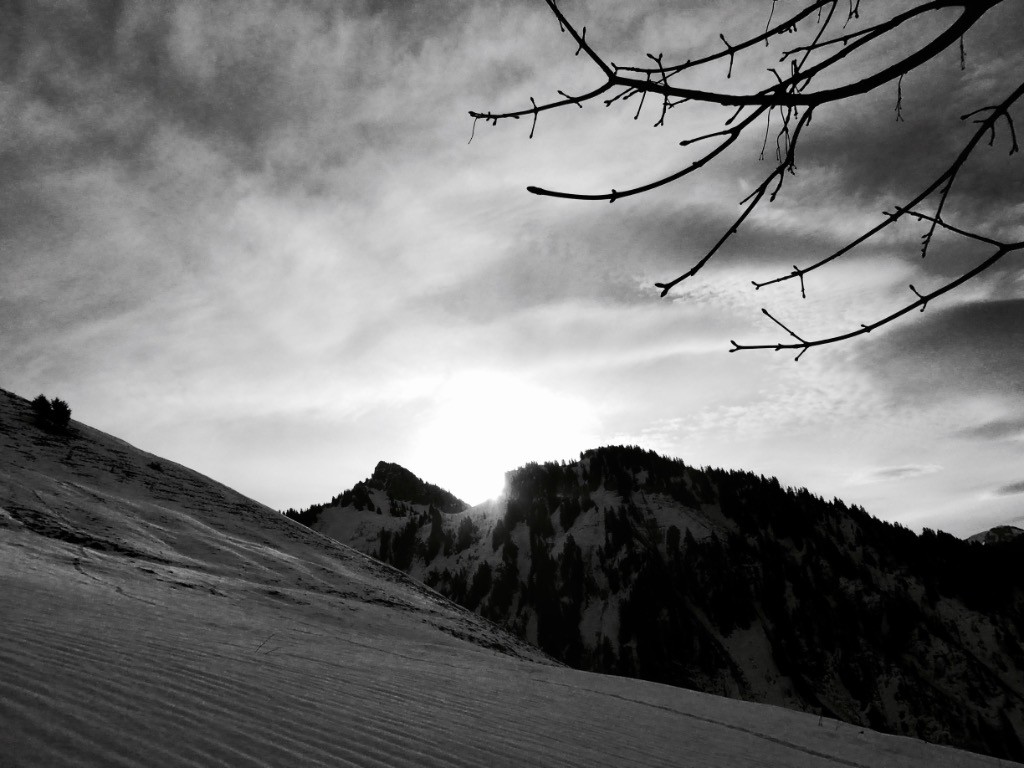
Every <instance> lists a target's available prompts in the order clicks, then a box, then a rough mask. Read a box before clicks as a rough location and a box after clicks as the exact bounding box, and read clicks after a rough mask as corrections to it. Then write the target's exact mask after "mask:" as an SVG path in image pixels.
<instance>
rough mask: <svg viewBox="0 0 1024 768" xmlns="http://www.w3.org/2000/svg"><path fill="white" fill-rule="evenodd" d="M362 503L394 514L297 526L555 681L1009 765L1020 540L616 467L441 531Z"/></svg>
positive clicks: (512, 486) (550, 474)
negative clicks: (930, 744) (741, 708)
mask: <svg viewBox="0 0 1024 768" xmlns="http://www.w3.org/2000/svg"><path fill="white" fill-rule="evenodd" d="M343 496H344V495H343ZM375 504H376V505H377V506H379V507H380V506H383V507H387V508H389V509H393V510H397V514H399V515H400V516H397V517H396V516H392V515H389V514H383V515H376V514H374V513H372V512H368V511H360V510H358V509H356V508H355V507H353V506H351V505H346V504H344V503H335V504H334V505H328V506H326V507H324V508H321V509H319V510H317V513H316V515H315V516H313V519H312V520H311V522H312V525H313V527H314V528H316V529H317V530H321V531H323V532H325V533H327V534H328V535H330V536H333V537H335V538H338V539H339V540H341V541H344V542H347V543H350V544H352V545H353V546H355V547H357V548H359V549H361V550H362V551H364V552H367V553H369V554H372V555H373V556H374V557H378V558H380V559H382V560H384V561H385V562H389V563H392V564H394V565H396V566H397V567H399V568H402V569H403V570H406V571H408V572H410V573H411V574H413V575H415V576H416V577H417V578H422V579H423V580H424V581H425V582H426V583H427V584H429V585H432V586H434V587H435V588H436V589H437V590H439V591H440V592H442V593H443V594H446V595H449V596H451V597H452V598H453V599H455V600H457V601H459V602H460V603H462V604H463V605H464V606H466V607H467V608H469V609H471V610H474V611H476V612H478V613H480V614H481V615H483V616H486V617H488V618H490V619H492V620H494V621H496V622H501V623H504V624H505V625H507V626H509V627H510V628H512V629H513V630H515V631H516V632H517V633H518V634H519V635H520V636H522V637H524V638H526V639H528V640H529V641H530V642H532V643H536V644H537V645H538V646H540V647H541V648H543V649H544V650H545V651H547V652H548V653H550V654H551V655H553V656H555V657H556V658H560V659H562V660H564V661H566V662H567V663H569V664H572V665H573V666H576V667H580V668H584V669H591V670H597V671H603V672H612V673H615V674H620V675H630V676H637V677H641V678H645V679H648V680H656V681H660V682H667V683H672V684H675V685H681V686H686V687H690V688H695V689H699V690H703V691H709V692H714V693H718V694H724V695H728V696H734V697H738V698H744V699H748V700H752V701H761V702H770V703H775V704H781V705H785V706H788V707H793V708H798V709H803V710H806V711H810V712H816V713H824V714H826V715H831V716H835V717H838V718H841V719H843V720H845V721H847V722H851V723H857V724H862V725H870V726H871V727H874V728H880V729H884V730H887V731H890V732H894V733H900V734H906V735H912V736H918V737H921V738H925V739H928V740H932V741H936V742H940V743H951V744H956V745H959V746H963V747H966V748H969V749H973V750H977V751H981V752H986V753H990V754H994V755H1000V756H1007V757H1014V758H1016V759H1020V758H1022V757H1024V747H1022V740H1024V652H1022V650H1021V648H1022V642H1021V641H1022V638H1024V569H1022V568H1021V567H1020V563H1021V562H1024V546H1022V545H1024V539H1020V540H1018V541H1017V542H1016V544H1013V543H1011V544H1004V545H999V546H997V547H996V548H995V549H992V548H990V547H985V548H984V551H982V547H980V546H979V545H973V544H969V543H966V542H963V541H960V540H958V539H955V538H954V537H952V536H949V535H947V534H943V533H934V532H930V531H928V532H926V533H925V535H923V536H916V535H915V534H913V533H912V532H910V531H909V530H907V529H905V528H902V527H900V526H894V525H890V524H886V523H883V522H881V521H878V520H876V519H874V518H871V517H870V516H869V515H867V514H866V513H865V512H864V511H863V510H861V509H858V508H856V507H854V508H849V507H847V506H846V505H845V504H843V503H842V502H840V501H838V500H835V501H832V502H826V501H824V500H822V499H819V498H816V497H814V496H812V495H811V494H809V493H808V492H807V491H805V490H799V491H794V490H790V489H784V488H782V487H780V486H779V484H778V482H777V481H775V480H773V479H766V478H763V477H758V476H755V475H751V474H748V473H742V472H725V471H721V470H713V469H706V470H698V469H694V468H691V467H687V466H685V465H684V464H683V463H682V462H679V461H674V460H669V459H665V458H663V457H660V456H658V455H656V454H653V453H650V452H646V451H642V450H639V449H633V448H602V449H598V450H595V451H589V452H587V453H585V454H584V455H582V456H581V458H580V460H579V461H577V462H573V463H571V464H545V465H536V464H532V465H528V466H526V467H523V468H521V469H518V470H516V471H514V472H511V473H509V474H508V476H507V497H506V498H504V499H501V500H499V501H497V502H494V503H491V504H489V505H483V506H480V507H475V508H473V509H470V510H468V511H465V512H462V513H458V514H447V515H445V514H441V513H440V512H439V511H438V510H437V509H436V508H430V507H429V506H428V505H424V504H417V503H413V502H411V501H407V500H403V499H401V498H400V497H398V498H396V497H394V496H387V497H383V496H382V497H379V498H377V500H376V502H375Z"/></svg>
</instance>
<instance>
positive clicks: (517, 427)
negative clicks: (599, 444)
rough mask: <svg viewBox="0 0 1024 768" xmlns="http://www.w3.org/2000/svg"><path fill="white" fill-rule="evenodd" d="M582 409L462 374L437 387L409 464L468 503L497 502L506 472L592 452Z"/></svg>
mask: <svg viewBox="0 0 1024 768" xmlns="http://www.w3.org/2000/svg"><path fill="white" fill-rule="evenodd" d="M594 432H595V430H594V417H593V415H592V414H591V412H590V411H589V410H588V409H587V408H585V407H584V406H583V404H582V403H580V402H577V401H575V400H573V399H572V398H569V397H567V396H564V395H561V394H559V393H556V392H553V391H551V390H549V389H547V388H545V387H543V386H540V385H538V384H536V383H533V382H531V381H529V380H528V379H524V378H521V377H517V376H514V375H511V374H504V373H499V372H493V371H491V372H479V371H477V372H469V373H461V374H458V375H455V376H452V377H451V378H449V379H448V380H447V381H446V382H445V383H444V385H443V386H441V387H439V388H438V390H437V393H436V396H435V398H434V399H433V402H432V404H431V407H430V415H429V416H428V417H427V418H426V419H425V420H424V425H423V427H422V428H421V429H420V430H418V432H417V434H416V435H415V438H414V446H415V447H414V453H415V454H417V455H416V457H415V459H414V460H413V461H414V462H415V465H416V466H417V467H420V468H421V469H420V470H419V471H420V472H422V476H423V477H425V478H426V479H428V480H429V481H430V482H433V483H437V484H439V485H443V486H444V487H446V488H447V489H448V490H449V491H451V492H452V493H454V494H455V495H456V496H459V497H460V498H462V499H463V500H465V501H466V502H468V503H470V504H478V503H481V502H483V501H486V500H488V499H493V498H497V497H498V496H500V495H501V493H502V491H503V490H504V486H505V472H507V471H509V470H511V469H515V468H516V467H518V466H521V465H522V464H524V463H526V462H528V461H545V460H552V459H558V458H572V457H573V456H574V455H575V454H577V453H578V452H579V451H580V450H583V449H584V448H586V447H592V446H591V442H592V440H593V435H594Z"/></svg>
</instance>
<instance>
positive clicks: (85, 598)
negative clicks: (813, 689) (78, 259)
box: [0, 392, 999, 768]
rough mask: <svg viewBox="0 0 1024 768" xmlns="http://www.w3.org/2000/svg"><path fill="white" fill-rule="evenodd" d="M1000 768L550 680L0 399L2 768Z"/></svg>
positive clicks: (277, 522) (253, 517)
mask: <svg viewBox="0 0 1024 768" xmlns="http://www.w3.org/2000/svg"><path fill="white" fill-rule="evenodd" d="M998 764H999V763H998V762H997V761H996V760H992V759H987V758H983V757H979V756H977V755H973V754H969V753H964V752H960V751H957V750H953V749H948V748H941V747H935V746H929V745H927V744H924V743H921V742H918V741H915V740H911V739H905V738H897V737H892V736H884V735H881V734H878V733H875V732H873V731H871V730H869V729H862V728H855V727H851V726H848V725H845V724H842V723H838V722H835V721H830V720H827V719H825V720H819V718H817V717H813V716H810V715H807V714H801V713H796V712H791V711H788V710H784V709H779V708H774V707H767V706H759V705H753V704H746V703H743V702H736V701H732V700H728V699H722V698H717V697H714V696H709V695H704V694H697V693H693V692H690V691H685V690H681V689H678V688H671V687H667V686H661V685H656V684H651V683H644V682H640V681H636V680H629V679H625V678H618V677H609V676H602V675H596V674H588V673H584V672H579V671H575V670H571V669H568V668H565V667H562V666H559V665H556V664H553V663H552V662H551V661H550V660H547V659H546V658H545V657H543V656H542V655H540V654H539V653H537V652H535V651H533V650H531V649H530V648H529V647H527V646H525V645H523V644H522V643H520V642H518V641H516V640H515V639H514V638H512V637H510V636H508V635H507V634H505V633H504V632H502V631H500V630H498V629H495V628H494V627H492V626H491V625H489V624H488V623H487V622H485V621H483V620H482V619H480V618H479V617H477V616H474V615H472V614H469V613H468V612H466V611H465V610H462V609H460V608H457V607H455V606H453V605H452V604H450V603H448V602H447V601H445V600H443V599H441V598H439V597H438V596H437V595H436V594H435V593H433V592H432V591H431V590H429V589H426V588H425V587H423V586H421V585H419V584H417V583H415V582H413V581H411V580H410V579H408V578H407V577H405V576H404V575H402V574H400V573H398V572H396V571H395V570H394V569H392V568H390V567H387V566H383V565H380V564H377V563H374V562H372V561H370V560H369V559H368V558H366V557H365V556H363V555H361V554H358V553H356V552H354V551H353V550H351V549H349V548H348V547H345V546H342V545H340V544H338V543H336V542H333V541H330V540H328V539H326V538H324V537H322V536H320V535H318V534H316V533H314V532H312V531H309V530H307V529H304V528H303V527H301V526H299V525H298V524H296V523H294V522H292V521H289V520H287V519H284V518H283V517H282V516H280V515H278V514H277V513H275V512H273V511H271V510H269V509H267V508H265V507H263V506H261V505H259V504H257V503H255V502H253V501H251V500H249V499H246V498H244V497H242V496H240V495H239V494H237V493H235V492H233V491H231V490H229V489H227V488H225V487H223V486H221V485H218V484H217V483H215V482H213V481H211V480H209V479H207V478H205V477H203V476H201V475H199V474H197V473H195V472H191V471H190V470H187V469H185V468H184V467H181V466H178V465H176V464H173V463H171V462H168V461H166V460H163V459H159V458H157V457H155V456H152V455H149V454H145V453H143V452H141V451H138V450H136V449H134V448H132V447H131V446H129V445H127V444H125V443H123V442H121V441H118V440H116V439H115V438H112V437H110V436H108V435H104V434H102V433H100V432H97V431H95V430H92V429H90V428H88V427H86V426H85V425H82V424H79V423H77V422H72V427H71V432H70V434H68V435H58V434H49V433H46V432H44V431H41V430H39V429H38V427H36V426H35V425H34V423H33V420H32V415H31V411H30V410H29V408H28V403H27V401H25V400H23V399H21V398H18V397H16V396H13V395H10V394H8V393H4V392H0V766H3V767H4V768H8V767H14V766H19V767H21V766H25V767H26V768H27V767H28V766H104V767H107V766H156V765H158V766H232V768H234V767H236V766H272V765H273V766H278V765H279V766H303V767H304V768H305V767H306V766H318V765H319V766H360V767H366V768H370V767H376V766H381V767H383V766H417V767H418V766H481V765H486V766H504V765H508V766H522V765H539V766H563V765H564V766H586V767H587V768H590V767H591V766H627V765H636V766H662V765H663V766H678V765H699V766H708V767H709V768H716V767H719V766H722V767H724V766H729V768H735V767H740V768H742V767H743V766H793V767H794V768H798V767H799V768H805V767H810V766H835V765H842V766H851V767H853V768H868V767H869V766H870V767H871V768H884V766H907V767H908V768H914V767H915V766H920V767H921V768H926V767H927V768H952V767H953V766H957V767H959V766H965V767H967V768H974V767H975V766H976V767H977V768H981V767H982V766H995V765H998Z"/></svg>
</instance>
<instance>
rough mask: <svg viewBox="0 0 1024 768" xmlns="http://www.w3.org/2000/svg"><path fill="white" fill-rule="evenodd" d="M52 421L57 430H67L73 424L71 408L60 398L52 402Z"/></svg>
mask: <svg viewBox="0 0 1024 768" xmlns="http://www.w3.org/2000/svg"><path fill="white" fill-rule="evenodd" d="M50 413H51V417H50V421H51V422H52V423H53V426H55V427H56V428H57V429H60V430H66V429H67V428H68V424H70V423H71V407H70V406H69V405H68V404H67V403H66V402H64V401H63V400H61V399H60V398H59V397H55V398H53V400H51V401H50Z"/></svg>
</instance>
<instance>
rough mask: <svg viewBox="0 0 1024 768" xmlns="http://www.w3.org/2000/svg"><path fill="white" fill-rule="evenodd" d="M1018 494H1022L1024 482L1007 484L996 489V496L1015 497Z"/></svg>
mask: <svg viewBox="0 0 1024 768" xmlns="http://www.w3.org/2000/svg"><path fill="white" fill-rule="evenodd" d="M1018 493H1024V480H1021V481H1019V482H1016V483H1008V484H1007V485H1004V486H1002V487H1000V488H997V489H996V495H998V496H1015V495H1017V494H1018Z"/></svg>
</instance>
